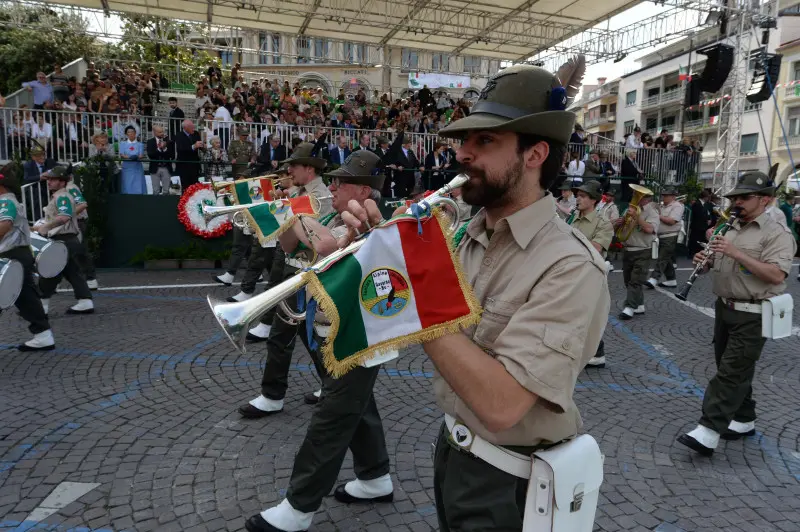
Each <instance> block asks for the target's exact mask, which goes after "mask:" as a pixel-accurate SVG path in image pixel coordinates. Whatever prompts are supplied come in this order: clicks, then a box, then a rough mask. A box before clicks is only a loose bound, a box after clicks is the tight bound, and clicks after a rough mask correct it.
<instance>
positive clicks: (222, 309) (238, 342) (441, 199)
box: [207, 174, 469, 353]
mask: <svg viewBox="0 0 800 532" xmlns="http://www.w3.org/2000/svg"><path fill="white" fill-rule="evenodd" d="M468 180H469V177H468V176H467V175H466V174H459V175H457V176H456V177H454V178H453V179H452V180H451V181H450V182H449V183H447V184H446V185H445V186H444V187H442V188H440V189H439V190H437V191H436V192H435V193H433V194H431V195H430V196H428V197H427V198H425V199H423V200H422V201H420V202H419V203H417V204H416V205H425V204H427V205H429V206H430V207H434V206H436V205H440V204H447V205H449V206H451V207H452V208H453V211H454V213H455V215H454V216H455V218H454V220H453V223H452V224H451V229H452V230H455V229H456V228H457V227H458V225H459V223H460V217H459V214H458V206H457V205H456V204H455V202H454V201H453V200H452V199H450V198H449V197H447V194H449V193H450V191H452V190H453V189H455V188H459V187H461V186H463V185H464V183H466V182H467V181H468ZM411 212H412V210H411V208H409V209H408V210H407V211H406V213H407V214H410V213H411ZM364 236H365V235H364ZM365 242H366V238H363V236H362V237H360V238H359V239H357V240H355V241H353V242H351V243H350V244H349V245H348V246H346V247H344V248H342V249H338V250H336V251H334V252H333V253H331V254H330V255H328V256H326V257H323V258H321V259H320V260H319V261H317V262H316V263H315V264H314V265H312V266H311V267H310V268H309V269H310V270H311V271H320V270H324V269H325V268H326V267H327V266H329V265H331V264H333V263H335V262H336V261H338V260H340V259H341V258H343V257H346V256H347V255H350V254H352V253H355V252H356V251H357V250H358V249H359V248H360V247H361V246H362V245H364V243H365ZM305 283H306V281H305V272H303V273H299V274H297V275H294V276H292V277H290V278H289V279H286V280H285V281H283V282H282V283H280V284H278V285H277V286H275V287H273V288H270V289H269V290H267V291H265V292H262V293H261V294H259V295H257V296H254V297H251V298H250V299H248V300H247V301H242V302H239V303H228V302H226V301H222V300H220V299H216V298H214V297H212V296H208V297H207V299H208V305H209V306H210V307H211V311H212V312H213V313H214V317H215V318H216V319H217V321H218V322H219V324H220V326H221V327H222V330H223V332H225V335H226V336H227V337H228V339H229V340H230V341H231V343H233V345H234V346H235V347H236V349H237V350H239V352H241V353H244V352H245V339H246V338H247V331H248V330H249V329H250V327H251V325H252V324H253V323H255V322H256V321H257V320H258V319H260V318H261V316H262V315H264V313H266V312H268V311H269V310H270V309H272V308H274V307H276V306H278V305H280V304H281V303H282V302H284V301H285V300H286V298H288V297H291V296H293V295H294V294H296V293H297V292H298V291H299V290H300V289H301V288H302V287H303V286H304V285H305ZM281 310H284V311H286V310H288V309H287V308H286V305H283V306H281ZM289 317H290V318H291V319H295V320H298V321H299V320H302V319H305V314H304V313H303V314H297V313H295V312H293V311H290V315H289Z"/></svg>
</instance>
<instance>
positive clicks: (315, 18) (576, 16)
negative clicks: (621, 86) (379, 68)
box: [48, 0, 640, 61]
mask: <svg viewBox="0 0 800 532" xmlns="http://www.w3.org/2000/svg"><path fill="white" fill-rule="evenodd" d="M639 2H640V0H475V1H470V0H242V1H238V2H235V1H232V0H208V1H204V0H125V1H124V2H123V1H118V0H59V1H58V2H48V3H53V4H61V5H69V6H76V7H88V8H94V9H105V10H107V11H112V12H114V11H116V12H122V13H135V14H145V15H152V16H159V17H165V18H170V19H176V20H187V21H193V22H206V23H209V24H211V25H216V26H233V27H240V28H249V29H256V30H262V31H274V32H281V33H290V34H291V33H294V34H297V35H307V36H313V37H324V38H331V39H341V40H346V41H354V42H363V43H369V44H372V45H379V46H382V45H388V46H392V47H408V48H417V49H426V50H432V51H437V52H443V53H447V54H466V55H479V56H485V57H493V58H497V59H505V60H512V61H521V60H525V59H527V58H528V57H530V56H532V55H534V54H536V53H537V52H540V51H543V50H545V49H547V48H551V47H553V46H555V45H557V44H558V43H559V42H561V41H563V40H565V39H567V38H569V37H571V36H573V35H576V34H578V33H580V32H582V31H586V30H588V29H590V28H592V27H593V26H595V25H597V24H598V23H600V22H602V21H603V20H605V19H607V18H609V17H611V16H613V15H615V14H616V13H619V12H620V11H624V10H625V9H628V8H630V7H632V6H634V5H636V4H638V3H639Z"/></svg>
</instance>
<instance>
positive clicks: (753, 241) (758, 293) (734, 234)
mask: <svg viewBox="0 0 800 532" xmlns="http://www.w3.org/2000/svg"><path fill="white" fill-rule="evenodd" d="M725 237H726V238H727V239H728V240H730V241H731V242H732V243H733V245H734V246H736V247H737V248H739V249H740V250H741V251H742V252H744V253H746V254H747V255H749V256H751V257H753V258H754V259H758V260H759V261H761V262H766V263H767V264H774V265H776V266H777V267H778V268H780V269H781V271H783V272H784V273H786V274H787V275H788V274H789V270H790V269H791V267H792V257H794V253H795V251H796V249H797V244H796V243H795V241H794V237H793V236H792V232H791V231H790V230H789V229H788V228H787V227H785V226H782V225H780V224H779V223H778V222H776V221H775V220H774V219H773V218H772V217H771V216H770V215H769V213H767V212H764V213H762V214H761V215H760V216H759V217H758V218H756V219H755V220H753V221H752V222H749V223H746V224H744V225H742V224H741V223H740V221H739V220H736V221H735V222H734V223H733V227H731V228H730V229H729V230H728V232H727V233H726V234H725ZM713 269H714V281H713V291H714V293H715V294H716V295H718V296H719V297H724V298H729V299H737V300H741V301H750V300H756V301H759V300H762V299H767V298H770V297H773V296H777V295H780V294H782V293H783V292H784V291H786V281H784V282H782V283H781V284H769V283H767V282H764V281H762V280H761V279H759V278H758V277H756V276H755V275H753V274H752V273H750V271H749V270H747V269H746V268H745V267H744V266H742V265H741V264H739V263H738V262H736V261H735V260H733V259H732V258H731V257H728V256H725V255H722V254H721V253H716V254H715V255H714V267H713Z"/></svg>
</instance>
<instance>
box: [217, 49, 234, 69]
mask: <svg viewBox="0 0 800 532" xmlns="http://www.w3.org/2000/svg"><path fill="white" fill-rule="evenodd" d="M219 59H220V61H221V62H222V67H223V68H230V66H231V65H232V64H233V52H231V51H230V50H228V51H225V52H220V53H219Z"/></svg>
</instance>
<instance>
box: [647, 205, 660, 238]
mask: <svg viewBox="0 0 800 532" xmlns="http://www.w3.org/2000/svg"><path fill="white" fill-rule="evenodd" d="M644 221H645V222H647V223H649V224H650V225H652V226H653V234H656V233H658V228H659V226H660V225H661V219H660V218H659V215H658V211H657V210H656V209H655V207H653V208H650V209H647V212H646V213H645V217H644Z"/></svg>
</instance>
